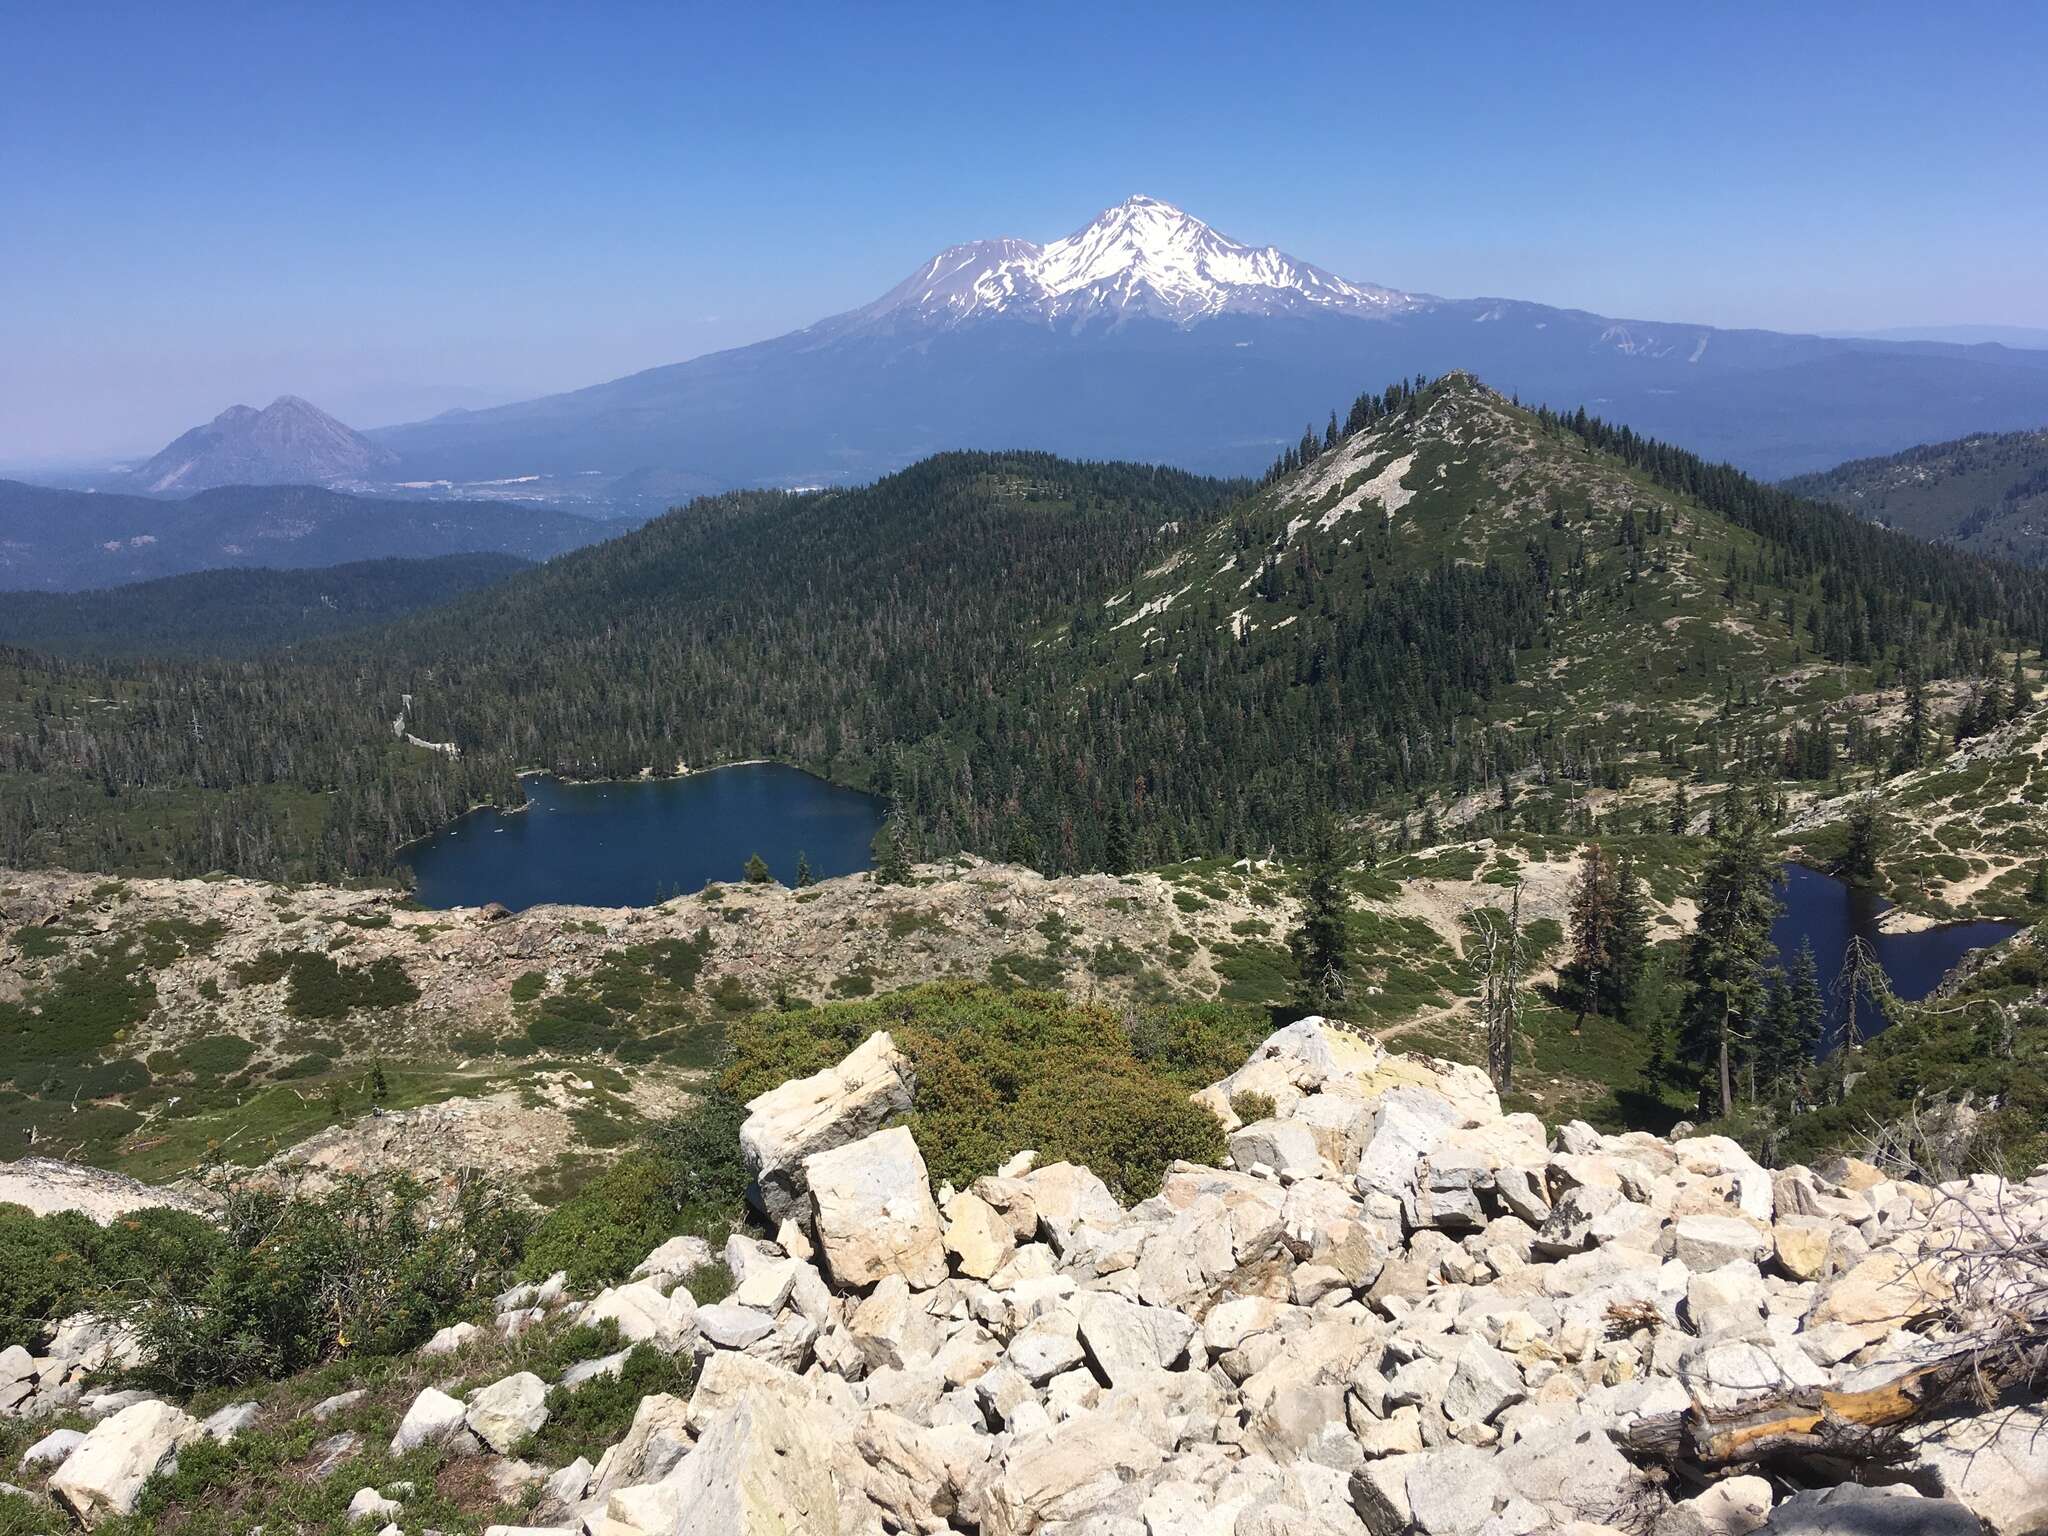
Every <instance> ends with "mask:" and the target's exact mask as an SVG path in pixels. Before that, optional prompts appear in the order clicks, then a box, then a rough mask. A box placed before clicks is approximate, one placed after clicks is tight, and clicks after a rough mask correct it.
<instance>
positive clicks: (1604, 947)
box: [1565, 843, 1615, 1029]
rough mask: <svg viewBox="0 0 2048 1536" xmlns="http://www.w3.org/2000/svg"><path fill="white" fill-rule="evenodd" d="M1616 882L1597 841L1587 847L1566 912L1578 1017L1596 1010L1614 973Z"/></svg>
mask: <svg viewBox="0 0 2048 1536" xmlns="http://www.w3.org/2000/svg"><path fill="white" fill-rule="evenodd" d="M1614 907H1615V881H1614V865H1613V863H1612V861H1611V860H1609V859H1608V857H1607V851H1606V850H1605V849H1604V848H1602V847H1601V846H1600V845H1599V844H1598V843H1594V844H1592V845H1590V846H1589V847H1588V848H1587V849H1586V862H1585V864H1584V866H1583V867H1582V868H1581V869H1580V871H1579V878H1578V879H1577V880H1575V881H1574V882H1573V883H1572V888H1571V896H1570V905H1569V907H1568V908H1567V915H1568V917H1569V918H1570V920H1571V941H1572V947H1571V959H1570V960H1569V961H1568V962H1567V963H1566V966H1565V971H1566V976H1567V979H1568V980H1569V981H1570V983H1571V989H1572V994H1573V1000H1574V1005H1575V1007H1576V1009H1577V1015H1578V1018H1577V1019H1575V1020H1574V1021H1573V1028H1574V1029H1576V1028H1577V1027H1578V1020H1580V1019H1584V1018H1585V1016H1586V1014H1587V1013H1588V1012H1589V1011H1591V1012H1595V1013H1597V1012H1599V1011H1600V1006H1601V1003H1602V1001H1603V1000H1604V999H1605V997H1606V989H1607V987H1608V985H1609V984H1610V979H1611V977H1612V973H1613V942H1614Z"/></svg>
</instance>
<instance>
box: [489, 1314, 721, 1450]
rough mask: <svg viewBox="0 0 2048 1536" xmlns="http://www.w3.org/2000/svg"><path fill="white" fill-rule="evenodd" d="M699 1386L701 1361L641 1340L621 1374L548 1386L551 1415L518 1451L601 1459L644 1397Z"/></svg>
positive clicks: (684, 1391) (683, 1393)
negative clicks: (566, 1385) (572, 1384)
mask: <svg viewBox="0 0 2048 1536" xmlns="http://www.w3.org/2000/svg"><path fill="white" fill-rule="evenodd" d="M696 1385H697V1362H696V1360H695V1359H694V1358H693V1357H691V1356H689V1355H665V1354H663V1353H662V1352H661V1351H660V1350H658V1349H656V1348H655V1347H654V1346H653V1345H651V1344H636V1345H635V1346H634V1347H633V1349H632V1351H631V1353H629V1354H628V1355H627V1356H626V1358H625V1360H624V1361H623V1362H622V1363H621V1365H620V1367H619V1373H618V1375H616V1376H593V1377H591V1378H590V1380H588V1381H586V1382H584V1383H583V1384H582V1385H581V1386H578V1387H576V1388H574V1389H573V1390H564V1389H563V1388H561V1387H553V1388H550V1389H549V1391H548V1399H547V1403H548V1418H547V1422H546V1423H545V1424H543V1425H542V1426H541V1428H540V1431H539V1432H538V1433H537V1434H535V1435H533V1436H531V1437H529V1438H528V1440H527V1441H526V1443H525V1444H524V1445H521V1446H517V1447H515V1448H514V1453H515V1454H516V1455H519V1456H521V1457H523V1458H525V1459H526V1460H528V1461H532V1462H536V1463H539V1464H541V1465H544V1466H550V1467H555V1466H563V1465H566V1464H567V1463H568V1462H571V1461H574V1460H575V1459H576V1458H577V1457H578V1456H584V1457H588V1458H589V1459H590V1460H591V1461H593V1462H594V1461H596V1460H597V1459H598V1458H599V1457H600V1456H602V1455H603V1454H604V1453H605V1450H606V1448H607V1447H609V1446H611V1445H613V1444H614V1443H616V1442H617V1441H618V1440H620V1439H621V1438H623V1437H624V1435H625V1433H626V1431H627V1430H628V1429H629V1428H631V1427H632V1424H633V1416H634V1415H635V1414H636V1413H638V1412H639V1411H640V1402H641V1399H642V1398H647V1397H652V1396H654V1395H655V1394H657V1393H661V1392H667V1393H670V1394H672V1395H674V1396H676V1397H681V1398H687V1397H688V1396H689V1395H690V1393H691V1390H692V1389H693V1388H695V1386H696Z"/></svg>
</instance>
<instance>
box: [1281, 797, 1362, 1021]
mask: <svg viewBox="0 0 2048 1536" xmlns="http://www.w3.org/2000/svg"><path fill="white" fill-rule="evenodd" d="M1350 912H1351V895H1350V892H1349V891H1348V890H1346V889H1345V885H1344V855H1343V853H1342V851H1341V849H1340V848H1339V846H1338V840H1337V824H1336V822H1335V821H1334V820H1333V819H1332V818H1331V817H1330V816H1329V815H1328V814H1327V813H1324V814H1322V815H1318V816H1317V817H1315V818H1314V820H1313V821H1312V822H1311V824H1310V827H1309V837H1308V847H1307V853H1306V857H1305V858H1304V860H1303V863H1302V873H1301V926H1300V927H1298V928H1297V929H1295V931H1294V933H1293V934H1292V935H1291V936H1290V937H1289V939H1288V947H1289V948H1290V949H1292V950H1293V951H1294V964H1295V969H1296V971H1297V972H1298V980H1297V981H1296V983H1295V996H1296V997H1297V998H1298V999H1299V1001H1300V1003H1301V1005H1302V1007H1304V1008H1306V1009H1308V1010H1309V1011H1311V1012H1317V1013H1319V1012H1322V1011H1324V1010H1325V1009H1328V1008H1331V1007H1334V1006H1335V1005H1337V1004H1339V1003H1341V1002H1343V1001H1344V992H1345V981H1346V977H1347V976H1348V974H1349V972H1350V969H1351V934H1350V928H1349V920H1350Z"/></svg>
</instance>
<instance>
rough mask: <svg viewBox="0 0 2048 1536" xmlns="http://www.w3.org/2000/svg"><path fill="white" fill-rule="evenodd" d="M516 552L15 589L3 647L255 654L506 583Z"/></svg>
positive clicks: (518, 562) (0, 630) (3, 608)
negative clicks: (95, 586)
mask: <svg viewBox="0 0 2048 1536" xmlns="http://www.w3.org/2000/svg"><path fill="white" fill-rule="evenodd" d="M532 563H533V562H532V561H530V560H522V559H520V558H519V557H518V556H517V555H496V554H476V555H442V556H440V557H439V558H437V559H431V560H358V561H354V562H352V563H351V564H348V565H330V566H326V567H324V568H320V569H316V570H310V571H271V570H256V571H193V572H190V573H188V574H186V575H183V576H165V577H162V578H161V579H159V580H156V581H139V582H135V583H133V584H132V585H129V586H125V587H108V588H105V589H102V590H99V591H93V592H9V593H7V594H6V595H5V597H4V598H0V645H18V646H33V647H34V648H35V649H37V650H39V651H47V652H49V653H51V654H53V655H59V656H135V657H144V656H157V657H162V656H253V655H256V654H258V653H259V652H262V651H272V650H278V649H280V648H282V647H285V646H291V645H299V644H303V643H304V642H305V641H308V640H312V639H316V638H318V637H319V636H322V635H331V634H338V633H340V632H342V631H344V630H351V629H364V628H367V627H368V626H370V625H372V624H381V623H385V622H387V621H389V620H391V619H395V618H398V617H399V616H401V615H403V614H408V613H412V612H415V611H417V610H418V609H421V608H430V607H432V606H433V605H435V604H436V603H445V602H447V601H448V600H449V599H451V598H456V597H460V596H462V595H463V594H464V593H465V592H474V591H475V590H477V589H478V588H479V587H488V586H491V585H493V584H494V583H497V582H500V581H503V580H504V579H505V578H506V577H508V576H510V575H512V574H514V573H515V572H518V571H523V570H526V569H527V568H528V567H530V566H531V565H532Z"/></svg>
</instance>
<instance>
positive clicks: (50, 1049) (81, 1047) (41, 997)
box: [0, 929, 156, 1081]
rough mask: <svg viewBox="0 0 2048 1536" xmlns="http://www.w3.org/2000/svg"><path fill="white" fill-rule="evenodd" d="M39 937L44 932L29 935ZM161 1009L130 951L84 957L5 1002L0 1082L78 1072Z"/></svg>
mask: <svg viewBox="0 0 2048 1536" xmlns="http://www.w3.org/2000/svg"><path fill="white" fill-rule="evenodd" d="M28 931H30V932H37V931H41V930H34V929H31V930H28ZM155 1008H156V981H155V980H154V978H152V977H151V976H150V975H149V973H148V971H147V970H146V969H145V968H144V967H143V963H142V957H141V956H140V955H139V954H138V953H137V952H136V951H135V950H134V949H133V948H131V947H129V946H127V945H115V946H113V947H112V948H109V949H105V950H99V951H95V952H93V953H90V954H85V955H81V956H80V957H79V958H78V959H76V960H74V961H73V962H72V963H71V964H70V965H68V966H66V967H65V968H64V969H63V970H62V971H60V972H58V974H57V975H56V976H55V977H54V978H52V979H51V980H50V981H48V982H46V983H44V984H43V985H41V986H39V987H33V988H30V989H29V990H28V991H27V992H26V993H25V994H24V995H23V996H22V997H21V999H20V1000H19V1001H18V1002H0V1076H6V1077H11V1078H14V1079H15V1080H17V1081H20V1080H21V1079H22V1078H23V1076H24V1074H26V1075H27V1076H28V1077H31V1078H34V1079H35V1080H37V1081H41V1080H42V1079H43V1077H45V1076H46V1075H47V1072H46V1070H45V1069H49V1068H61V1069H64V1070H67V1071H69V1070H75V1069H76V1067H77V1064H78V1063H79V1062H81V1061H84V1060H87V1059H89V1058H91V1057H93V1056H97V1055H98V1054H100V1053H101V1052H102V1051H104V1050H105V1049H106V1048H107V1047H108V1046H110V1045H112V1044H113V1043H114V1041H115V1040H116V1039H117V1038H118V1037H119V1036H120V1034H121V1032H122V1031H123V1030H124V1029H128V1028H130V1027H132V1026H133V1025H136V1024H139V1023H141V1022H142V1021H143V1020H144V1019H146V1018H148V1017H149V1015H150V1014H151V1012H152V1011H154V1010H155Z"/></svg>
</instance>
